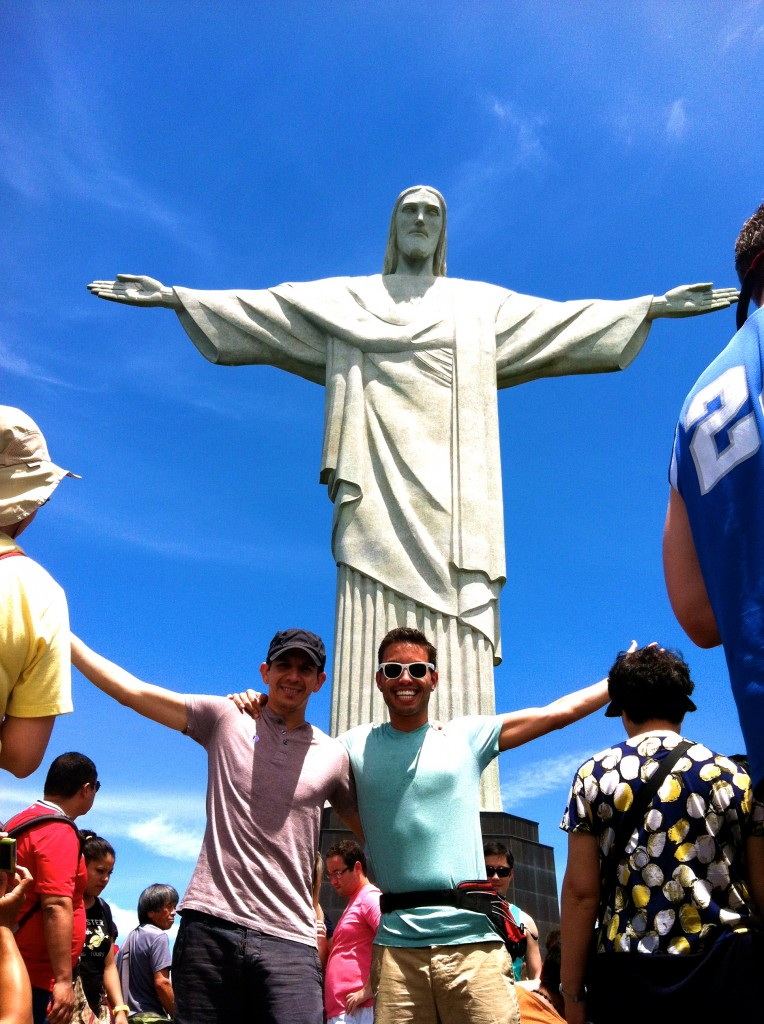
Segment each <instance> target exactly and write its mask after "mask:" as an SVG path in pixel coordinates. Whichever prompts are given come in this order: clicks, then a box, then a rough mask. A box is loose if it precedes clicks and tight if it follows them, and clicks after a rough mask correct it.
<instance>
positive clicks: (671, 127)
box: [666, 99, 687, 141]
mask: <svg viewBox="0 0 764 1024" xmlns="http://www.w3.org/2000/svg"><path fill="white" fill-rule="evenodd" d="M686 131H687V111H686V103H685V100H684V99H678V100H675V101H674V102H673V103H672V104H671V107H670V108H669V112H668V118H667V120H666V135H667V136H668V137H669V139H675V140H677V141H678V140H680V139H682V138H684V135H685V133H686Z"/></svg>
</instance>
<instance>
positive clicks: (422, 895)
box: [379, 889, 457, 914]
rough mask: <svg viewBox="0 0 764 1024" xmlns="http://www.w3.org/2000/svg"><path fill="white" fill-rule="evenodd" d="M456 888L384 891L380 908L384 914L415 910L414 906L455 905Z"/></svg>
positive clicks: (380, 899)
mask: <svg viewBox="0 0 764 1024" xmlns="http://www.w3.org/2000/svg"><path fill="white" fill-rule="evenodd" d="M456 904H457V893H456V890H455V889H414V890H412V891H411V892H383V893H382V895H381V896H380V897H379V909H380V910H381V911H382V913H383V914H392V913H393V911H394V910H413V908H414V907H455V906H456Z"/></svg>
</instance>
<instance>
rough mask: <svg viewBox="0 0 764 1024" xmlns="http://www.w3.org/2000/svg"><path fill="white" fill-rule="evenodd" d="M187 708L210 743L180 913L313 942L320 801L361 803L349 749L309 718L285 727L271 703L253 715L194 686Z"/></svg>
mask: <svg viewBox="0 0 764 1024" xmlns="http://www.w3.org/2000/svg"><path fill="white" fill-rule="evenodd" d="M186 710H187V711H188V735H189V736H190V737H191V738H192V739H194V740H196V741H197V743H200V744H201V745H202V746H203V747H204V748H205V750H206V751H207V776H208V781H207V828H206V829H205V833H204V841H203V843H202V849H201V852H200V854H199V859H198V861H197V862H196V867H195V868H194V873H193V875H192V877H191V881H190V883H189V886H188V889H186V894H185V896H184V897H183V899H182V901H181V904H180V909H181V911H183V910H198V911H202V912H203V913H206V914H212V916H213V917H219V918H222V920H224V921H231V922H232V923H233V924H238V925H241V926H242V927H244V928H252V929H255V930H257V931H261V932H264V933H265V934H266V935H276V936H278V937H279V938H282V939H290V940H291V941H292V942H302V943H303V944H304V945H309V946H315V945H316V912H315V910H314V909H313V896H312V891H311V879H312V876H313V864H314V861H315V856H316V850H317V849H318V840H319V833H320V829H321V809H322V807H323V806H324V802H325V801H326V800H328V801H329V802H330V803H331V805H332V806H333V807H334V809H335V810H336V811H337V813H338V814H341V815H347V814H350V813H352V812H353V811H355V810H356V809H357V804H356V800H355V789H354V787H353V783H352V777H351V774H350V762H349V760H348V755H347V752H346V751H345V748H344V747H343V746H342V744H341V743H339V741H338V740H334V739H331V738H330V737H329V736H326V735H325V734H324V733H323V732H321V730H320V729H316V728H315V726H312V725H309V724H308V723H307V722H306V723H304V724H303V725H300V726H298V727H297V728H296V729H287V727H286V725H285V723H284V721H283V719H282V718H280V717H279V716H278V715H276V714H274V712H273V711H271V709H270V708H269V707H268V706H266V707H265V708H264V709H263V713H262V716H261V718H260V719H259V720H258V721H257V722H253V721H252V719H251V718H249V717H248V716H247V715H242V714H240V713H239V711H238V710H237V709H236V707H235V706H234V704H233V702H232V701H230V700H226V699H225V698H224V697H203V696H200V695H196V694H194V695H187V696H186Z"/></svg>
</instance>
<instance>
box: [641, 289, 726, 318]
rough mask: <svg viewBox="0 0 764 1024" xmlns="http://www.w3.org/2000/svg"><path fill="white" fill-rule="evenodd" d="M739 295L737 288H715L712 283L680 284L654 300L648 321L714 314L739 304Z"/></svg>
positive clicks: (648, 312)
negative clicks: (716, 311) (718, 310)
mask: <svg viewBox="0 0 764 1024" xmlns="http://www.w3.org/2000/svg"><path fill="white" fill-rule="evenodd" d="M738 295H739V292H738V290H737V288H714V286H713V282H711V281H709V282H707V283H706V284H680V285H679V287H678V288H672V289H671V291H669V292H666V294H665V295H660V296H657V297H656V298H654V299H653V301H652V302H651V303H650V309H649V310H648V311H647V319H648V320H657V319H658V318H659V317H682V316H700V315H701V314H702V313H713V312H714V311H715V310H717V309H726V308H727V307H728V306H731V305H732V304H733V302H737V299H738Z"/></svg>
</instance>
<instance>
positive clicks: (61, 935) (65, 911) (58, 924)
mask: <svg viewBox="0 0 764 1024" xmlns="http://www.w3.org/2000/svg"><path fill="white" fill-rule="evenodd" d="M72 924H73V912H72V901H71V900H69V899H65V898H64V897H61V902H58V903H50V904H47V905H45V904H44V905H43V908H42V927H43V932H44V935H45V946H46V948H47V950H48V959H49V960H50V966H51V971H52V973H53V978H54V980H55V981H68V982H69V984H71V982H72Z"/></svg>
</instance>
